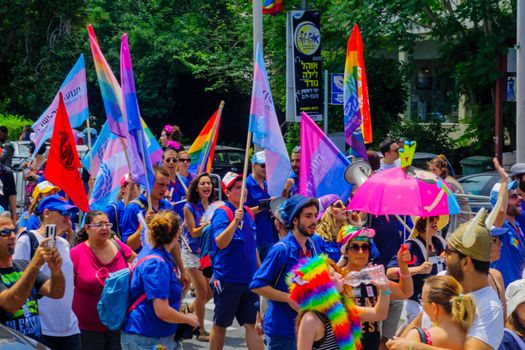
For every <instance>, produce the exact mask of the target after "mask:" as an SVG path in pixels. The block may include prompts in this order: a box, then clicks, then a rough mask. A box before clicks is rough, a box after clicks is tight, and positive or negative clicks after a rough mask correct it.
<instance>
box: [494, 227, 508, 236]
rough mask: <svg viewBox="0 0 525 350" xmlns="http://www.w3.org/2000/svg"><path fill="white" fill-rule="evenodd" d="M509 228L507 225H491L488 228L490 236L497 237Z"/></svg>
mask: <svg viewBox="0 0 525 350" xmlns="http://www.w3.org/2000/svg"><path fill="white" fill-rule="evenodd" d="M509 230H510V229H509V228H507V227H493V228H491V229H490V235H491V236H492V237H499V236H502V235H504V234H505V233H507V232H509Z"/></svg>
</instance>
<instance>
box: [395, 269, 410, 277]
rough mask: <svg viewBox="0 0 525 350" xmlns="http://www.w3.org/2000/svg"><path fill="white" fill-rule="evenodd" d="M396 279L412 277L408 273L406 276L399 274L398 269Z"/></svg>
mask: <svg viewBox="0 0 525 350" xmlns="http://www.w3.org/2000/svg"><path fill="white" fill-rule="evenodd" d="M397 277H399V278H408V277H412V275H411V274H410V272H409V273H407V274H404V273H401V269H398V270H397Z"/></svg>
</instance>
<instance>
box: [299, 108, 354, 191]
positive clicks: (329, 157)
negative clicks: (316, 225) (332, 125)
mask: <svg viewBox="0 0 525 350" xmlns="http://www.w3.org/2000/svg"><path fill="white" fill-rule="evenodd" d="M300 136H301V137H300V139H301V165H300V170H299V193H300V194H302V195H303V196H308V197H315V198H319V197H321V196H324V195H325V194H337V195H338V196H339V197H341V199H342V200H343V201H346V200H347V199H348V198H349V197H350V193H351V192H352V185H351V184H349V183H348V182H346V180H345V171H346V168H347V167H348V166H349V165H350V162H349V161H348V159H346V157H345V155H344V154H343V153H341V152H340V151H339V149H338V148H337V146H336V145H334V144H333V142H332V141H331V140H330V139H329V138H328V136H326V135H325V133H324V132H323V131H322V130H321V129H320V128H319V127H318V126H317V124H315V122H314V121H313V120H312V119H311V118H310V117H309V116H308V114H306V113H304V112H303V114H302V117H301V135H300Z"/></svg>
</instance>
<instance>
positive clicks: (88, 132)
mask: <svg viewBox="0 0 525 350" xmlns="http://www.w3.org/2000/svg"><path fill="white" fill-rule="evenodd" d="M86 126H87V139H88V151H89V164H90V167H91V166H93V150H92V148H91V126H90V123H89V116H88V117H87V119H86ZM95 176H96V175H95Z"/></svg>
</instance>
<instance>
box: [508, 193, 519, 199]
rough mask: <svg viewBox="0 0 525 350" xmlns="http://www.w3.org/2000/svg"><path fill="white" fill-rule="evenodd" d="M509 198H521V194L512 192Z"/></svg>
mask: <svg viewBox="0 0 525 350" xmlns="http://www.w3.org/2000/svg"><path fill="white" fill-rule="evenodd" d="M509 198H510V199H518V198H520V195H519V194H517V193H513V194H510V195H509Z"/></svg>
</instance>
